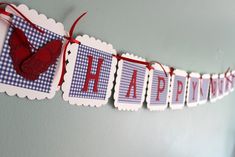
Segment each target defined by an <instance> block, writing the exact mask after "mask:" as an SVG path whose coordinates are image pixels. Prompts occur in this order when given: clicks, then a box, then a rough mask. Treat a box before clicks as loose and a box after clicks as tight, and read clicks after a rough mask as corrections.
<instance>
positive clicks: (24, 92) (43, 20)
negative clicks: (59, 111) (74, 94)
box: [0, 4, 66, 99]
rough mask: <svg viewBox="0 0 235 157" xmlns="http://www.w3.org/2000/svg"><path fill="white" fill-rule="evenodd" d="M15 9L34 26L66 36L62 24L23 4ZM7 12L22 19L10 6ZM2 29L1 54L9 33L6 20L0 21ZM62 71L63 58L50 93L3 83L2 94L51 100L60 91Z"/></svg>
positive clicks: (0, 86) (58, 63) (59, 59)
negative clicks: (59, 84)
mask: <svg viewBox="0 0 235 157" xmlns="http://www.w3.org/2000/svg"><path fill="white" fill-rule="evenodd" d="M12 5H13V6H15V5H14V4H12ZM15 7H16V8H17V9H18V10H19V11H20V12H22V13H23V14H24V15H25V16H26V17H27V18H28V19H29V20H31V21H32V22H33V23H34V24H36V25H38V26H40V27H42V28H45V29H47V30H49V31H51V32H53V33H55V34H58V35H60V36H64V35H65V34H66V33H65V30H64V26H63V24H62V23H57V22H55V20H53V19H51V18H49V19H48V18H47V17H46V16H45V15H43V14H39V13H38V12H37V11H36V10H34V9H29V8H28V7H27V6H26V5H24V4H21V5H19V6H15ZM5 10H6V11H8V12H10V13H12V14H14V15H16V16H19V17H21V16H20V15H19V14H18V13H16V12H15V11H14V10H12V9H11V8H10V7H8V6H7V7H6V9H5ZM0 16H3V17H4V18H6V19H8V20H10V21H11V19H10V18H9V17H6V16H5V15H0ZM0 28H1V29H0V34H1V36H0V54H1V52H2V48H3V44H4V42H5V37H6V35H7V32H8V28H9V24H8V23H6V22H5V21H4V20H0ZM62 51H63V49H62V50H61V52H62ZM61 71H62V58H61V57H59V58H58V60H57V63H56V69H55V73H54V79H53V81H52V83H51V88H50V90H49V92H39V91H36V90H32V89H26V88H22V87H17V86H12V85H8V84H3V83H0V92H6V93H7V94H8V95H10V96H13V95H17V96H19V97H22V98H23V97H28V98H29V99H45V98H49V99H51V98H53V96H54V95H55V93H56V91H57V89H58V83H59V80H60V75H61Z"/></svg>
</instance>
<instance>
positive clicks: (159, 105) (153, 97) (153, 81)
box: [146, 63, 171, 111]
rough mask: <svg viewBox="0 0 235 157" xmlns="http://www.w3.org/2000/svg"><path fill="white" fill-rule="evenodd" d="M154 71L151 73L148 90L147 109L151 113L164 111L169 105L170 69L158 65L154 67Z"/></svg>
mask: <svg viewBox="0 0 235 157" xmlns="http://www.w3.org/2000/svg"><path fill="white" fill-rule="evenodd" d="M152 67H153V68H154V69H151V70H150V71H149V79H148V89H147V97H146V102H147V107H148V109H149V110H150V111H163V110H165V109H166V108H167V106H168V103H169V94H170V83H171V76H170V74H169V72H170V68H169V67H168V66H165V65H162V67H163V68H164V70H165V72H166V74H167V76H166V75H165V72H164V70H163V68H161V66H160V65H159V64H158V63H155V64H153V65H152Z"/></svg>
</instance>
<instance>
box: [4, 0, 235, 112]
mask: <svg viewBox="0 0 235 157" xmlns="http://www.w3.org/2000/svg"><path fill="white" fill-rule="evenodd" d="M0 5H6V8H5V10H4V9H0V14H1V15H0V16H1V22H0V28H1V29H0V34H1V36H0V92H6V93H7V94H8V95H11V96H12V95H18V96H19V97H28V98H29V99H40V100H41V99H45V98H49V99H51V98H53V96H54V95H55V93H56V91H57V90H58V89H59V88H60V87H62V88H61V89H62V91H63V99H64V100H65V101H68V102H69V103H70V104H76V105H84V106H96V107H99V106H101V105H104V104H107V102H108V99H109V97H110V96H111V90H112V89H113V88H114V106H115V107H116V108H118V109H119V110H131V111H136V110H138V109H139V108H141V107H142V105H143V102H144V100H146V102H147V107H148V109H149V110H151V111H152V110H164V109H166V108H167V107H168V106H169V107H170V108H172V109H180V108H183V107H184V106H185V105H187V106H188V107H194V106H197V105H198V104H203V103H206V102H207V101H211V102H214V101H216V100H218V99H221V98H222V97H224V96H225V95H228V93H230V92H231V91H233V90H234V86H235V71H234V70H233V71H232V70H230V68H228V69H227V71H226V72H224V73H222V74H199V73H195V72H191V73H187V72H186V71H183V70H180V69H174V68H173V67H168V66H166V65H162V64H161V63H159V62H151V63H150V62H148V61H146V60H145V59H144V58H141V57H138V56H135V55H133V54H128V53H125V54H117V52H116V50H115V49H114V48H113V46H112V45H111V44H107V43H105V42H101V41H100V40H97V39H95V38H93V37H89V36H87V35H83V36H77V37H76V38H73V32H74V29H75V26H76V25H77V23H78V21H79V20H80V19H81V18H82V17H83V16H84V15H85V14H86V13H84V14H82V15H81V16H80V17H78V18H77V19H76V20H75V22H74V23H73V25H72V27H71V29H70V31H69V33H68V34H67V33H66V31H65V30H64V26H63V25H62V24H61V23H56V22H55V21H54V20H53V19H48V18H46V16H45V15H42V14H38V13H37V12H36V11H35V10H32V9H29V8H28V7H27V6H26V5H19V6H15V5H13V4H9V3H3V2H2V3H0ZM66 63H67V64H66ZM115 74H116V75H115ZM114 81H115V87H114ZM146 95H147V96H146Z"/></svg>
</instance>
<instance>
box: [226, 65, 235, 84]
mask: <svg viewBox="0 0 235 157" xmlns="http://www.w3.org/2000/svg"><path fill="white" fill-rule="evenodd" d="M229 70H230V67H228V69H227V70H226V72H225V73H224V77H225V78H226V80H227V81H228V82H229V83H231V84H232V83H233V82H232V81H231V80H230V79H229V78H228V76H227V73H228V72H229Z"/></svg>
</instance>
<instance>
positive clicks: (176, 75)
mask: <svg viewBox="0 0 235 157" xmlns="http://www.w3.org/2000/svg"><path fill="white" fill-rule="evenodd" d="M187 76H188V73H187V72H186V71H183V70H179V69H176V70H174V71H173V75H172V81H171V90H170V92H171V93H170V101H169V105H170V108H171V109H182V108H183V107H184V105H185V97H186V89H187V81H188V78H187Z"/></svg>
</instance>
